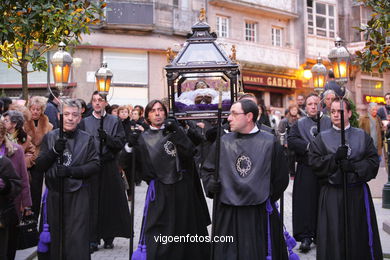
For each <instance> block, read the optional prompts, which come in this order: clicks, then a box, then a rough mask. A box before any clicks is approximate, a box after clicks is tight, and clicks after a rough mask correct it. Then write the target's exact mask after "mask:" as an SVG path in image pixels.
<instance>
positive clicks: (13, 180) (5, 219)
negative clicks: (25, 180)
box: [0, 155, 22, 259]
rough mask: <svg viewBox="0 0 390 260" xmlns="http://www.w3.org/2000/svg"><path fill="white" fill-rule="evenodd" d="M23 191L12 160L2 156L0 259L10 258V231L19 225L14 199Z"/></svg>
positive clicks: (0, 178) (0, 177)
mask: <svg viewBox="0 0 390 260" xmlns="http://www.w3.org/2000/svg"><path fill="white" fill-rule="evenodd" d="M21 191H22V180H21V178H20V177H19V176H18V174H17V173H16V171H15V169H14V167H13V165H12V162H11V160H10V159H8V158H7V157H6V156H3V155H1V156H0V259H13V258H9V257H8V256H9V255H10V254H9V252H8V251H9V250H8V241H9V236H10V232H14V229H15V227H16V225H17V219H18V217H17V211H16V208H15V204H14V199H15V198H16V197H17V196H18V195H19V194H20V192H21Z"/></svg>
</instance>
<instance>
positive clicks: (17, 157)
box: [5, 143, 32, 220]
mask: <svg viewBox="0 0 390 260" xmlns="http://www.w3.org/2000/svg"><path fill="white" fill-rule="evenodd" d="M12 145H13V148H14V154H13V155H11V156H8V150H7V149H6V150H5V154H6V155H7V157H8V158H9V159H10V160H11V162H12V166H14V168H15V171H16V174H17V175H18V176H19V177H20V179H21V180H22V192H21V193H20V194H19V195H18V196H17V197H16V198H15V199H14V204H15V208H16V209H17V211H18V216H19V220H20V218H21V217H22V212H23V211H22V208H25V207H31V205H32V202H31V193H30V181H29V177H28V172H27V167H26V162H25V160H24V150H23V147H22V146H20V145H18V144H15V143H12Z"/></svg>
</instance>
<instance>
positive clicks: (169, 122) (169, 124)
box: [164, 117, 179, 133]
mask: <svg viewBox="0 0 390 260" xmlns="http://www.w3.org/2000/svg"><path fill="white" fill-rule="evenodd" d="M164 125H165V129H164V130H165V132H166V133H173V132H177V131H178V130H179V123H178V122H177V120H176V118H174V117H168V118H167V119H165V121H164Z"/></svg>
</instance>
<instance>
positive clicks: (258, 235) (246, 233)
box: [202, 131, 289, 260]
mask: <svg viewBox="0 0 390 260" xmlns="http://www.w3.org/2000/svg"><path fill="white" fill-rule="evenodd" d="M231 137H233V139H234V138H236V139H237V140H236V142H237V143H238V144H237V145H236V146H235V148H236V149H232V150H231V151H230V152H229V150H227V149H226V150H224V149H221V151H222V150H223V153H221V155H222V156H221V157H220V166H222V167H221V171H220V179H221V184H222V187H221V191H223V190H224V189H226V188H228V187H229V186H230V188H233V187H232V185H234V186H238V185H239V181H238V180H236V181H234V182H233V181H231V180H229V179H230V178H226V177H227V176H225V175H230V174H235V175H240V176H241V177H240V176H238V177H237V178H242V180H241V182H243V183H242V185H243V187H246V188H245V190H242V191H241V192H235V195H234V196H232V197H231V198H230V200H229V199H228V198H229V192H226V190H225V195H224V196H225V197H226V198H224V201H225V202H227V201H231V202H234V203H235V204H237V202H239V204H240V206H237V205H231V204H226V203H223V202H221V200H220V199H219V198H220V194H219V195H218V198H217V199H218V201H217V215H216V219H215V220H213V221H214V225H216V227H215V235H216V236H232V237H233V242H232V243H229V242H227V243H215V251H214V259H223V260H226V259H232V260H233V259H234V260H240V259H266V256H267V252H268V243H267V242H268V236H267V212H266V206H265V205H266V202H263V201H264V196H266V197H267V198H269V199H270V200H271V202H272V204H273V202H275V201H276V200H278V199H279V198H280V196H281V195H282V193H283V191H284V190H285V189H286V188H287V185H288V182H289V178H288V170H287V162H286V157H285V156H284V153H283V151H282V147H281V146H280V144H279V143H278V142H277V140H276V138H275V136H273V135H271V134H269V133H265V132H262V131H258V132H257V133H255V134H249V135H240V134H237V133H228V134H225V135H224V136H223V137H222V139H221V148H222V147H228V146H229V145H230V144H231V141H232V140H231ZM249 143H252V144H253V145H252V147H250V146H251V145H250V144H249ZM261 143H262V144H263V145H264V146H266V147H267V148H268V149H267V150H265V151H261V153H259V149H261V146H262V145H261ZM269 143H271V144H269ZM240 144H245V146H244V145H240ZM259 145H260V147H259ZM213 155H215V153H213V152H212V153H210V156H209V157H208V158H207V159H206V161H205V163H204V165H203V171H202V178H203V180H204V184H205V187H206V191H207V194H208V195H209V196H210V195H212V194H211V193H210V191H209V190H208V188H209V186H208V183H209V179H210V178H214V174H215V156H213ZM242 155H244V157H246V158H250V159H249V160H250V162H249V160H248V159H245V158H244V157H242ZM234 156H235V157H236V159H232V158H233V157H234ZM227 158H229V160H227ZM243 158H244V159H243ZM258 162H261V164H262V165H257V166H256V164H258ZM223 165H228V166H227V167H225V166H223ZM249 165H253V167H254V168H253V170H254V171H253V172H252V171H251V169H250V168H251V167H250V166H249ZM229 166H230V167H229ZM223 169H225V171H224V170H223ZM232 169H233V170H232ZM243 169H246V170H244V171H243ZM256 169H257V171H256ZM263 170H264V171H266V172H268V171H269V172H268V173H267V174H264V172H262V171H263ZM243 173H249V174H248V175H247V176H244V177H242V176H243ZM268 174H269V175H268ZM244 175H245V174H244ZM248 176H249V177H250V178H248ZM254 177H257V178H259V179H260V182H261V181H264V182H266V185H267V186H268V187H267V188H266V189H265V190H262V191H260V192H259V193H258V192H255V191H256V190H254V189H256V187H254V186H253V185H251V184H249V183H246V181H245V180H248V181H250V182H253V183H257V186H258V189H260V186H259V185H258V183H259V182H257V181H255V179H254ZM224 184H225V186H226V187H224V186H223V185H224ZM235 190H236V191H238V190H239V187H235ZM248 190H250V191H248ZM252 191H253V192H252ZM221 194H223V192H221ZM226 199H228V200H226ZM255 201H257V202H259V203H258V204H256V203H255V204H253V203H252V202H255ZM272 206H273V211H272V214H271V215H270V230H271V248H272V259H288V256H287V250H286V244H285V242H284V238H283V236H282V231H281V230H280V225H281V223H280V218H279V213H278V212H277V210H276V208H275V207H274V205H272Z"/></svg>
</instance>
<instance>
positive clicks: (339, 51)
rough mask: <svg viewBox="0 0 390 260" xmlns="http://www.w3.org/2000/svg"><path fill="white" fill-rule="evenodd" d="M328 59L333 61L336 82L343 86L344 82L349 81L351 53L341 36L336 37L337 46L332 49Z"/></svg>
mask: <svg viewBox="0 0 390 260" xmlns="http://www.w3.org/2000/svg"><path fill="white" fill-rule="evenodd" d="M328 59H329V60H330V62H331V65H332V69H333V72H334V76H335V79H336V82H337V83H338V84H339V85H340V87H341V88H343V87H344V84H345V83H347V82H348V74H349V67H350V64H351V54H350V53H349V51H348V50H347V48H345V47H344V45H343V40H342V39H341V38H340V37H337V38H336V41H335V47H334V48H332V49H331V50H330V53H329V55H328ZM343 90H344V89H343Z"/></svg>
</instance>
